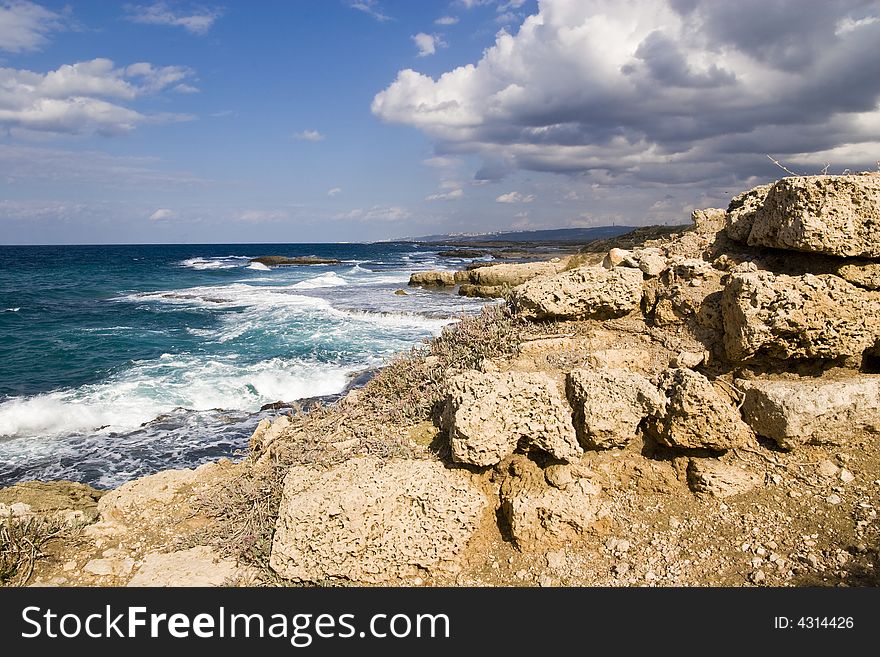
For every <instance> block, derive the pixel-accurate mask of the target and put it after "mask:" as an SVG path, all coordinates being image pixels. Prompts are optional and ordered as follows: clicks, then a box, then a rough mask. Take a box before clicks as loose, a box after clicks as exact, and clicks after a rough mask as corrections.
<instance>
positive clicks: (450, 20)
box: [434, 16, 458, 25]
mask: <svg viewBox="0 0 880 657" xmlns="http://www.w3.org/2000/svg"><path fill="white" fill-rule="evenodd" d="M456 23H458V16H441V17H440V18H438V19H437V20H435V21H434V24H435V25H455V24H456Z"/></svg>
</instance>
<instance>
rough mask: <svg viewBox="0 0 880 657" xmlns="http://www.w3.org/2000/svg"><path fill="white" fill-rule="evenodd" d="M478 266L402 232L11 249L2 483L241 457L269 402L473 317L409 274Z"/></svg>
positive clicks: (2, 284) (1, 290)
mask: <svg viewBox="0 0 880 657" xmlns="http://www.w3.org/2000/svg"><path fill="white" fill-rule="evenodd" d="M265 255H282V256H289V257H297V256H316V257H320V258H333V259H337V260H339V261H341V262H340V264H334V265H299V266H282V267H271V268H270V267H267V266H265V265H263V264H260V263H257V262H252V258H254V257H258V256H265ZM467 262H469V260H467V259H455V258H441V257H438V247H436V246H433V247H432V246H429V245H423V244H418V243H395V242H383V243H372V244H262V245H260V244H248V245H240V244H236V245H171V246H169V245H136V246H135V245H132V246H0V486H7V485H10V484H13V483H16V482H20V481H26V480H32V479H41V480H57V479H66V480H71V481H79V482H83V483H87V484H91V485H93V486H96V487H99V488H111V487H115V486H118V485H120V484H122V483H124V482H126V481H128V480H131V479H134V478H136V477H140V476H143V475H147V474H150V473H153V472H157V471H159V470H163V469H167V468H184V467H194V466H198V465H200V464H202V463H205V462H207V461H211V460H215V459H217V458H220V457H230V458H235V457H237V456H240V455H241V454H242V452H243V450H245V449H246V447H247V442H248V438H249V437H250V435H251V433H252V432H253V430H254V428H255V426H256V424H257V423H258V422H259V420H260V419H261V418H263V417H270V416H272V415H275V414H276V413H278V412H283V411H277V410H275V411H271V410H266V411H261V410H260V409H261V407H263V406H265V405H267V404H271V403H274V402H278V401H281V402H293V401H295V400H298V399H305V398H313V397H322V396H328V395H335V394H339V393H341V392H342V391H344V390H345V389H346V388H347V387H348V386H350V384H351V382H352V380H353V378H354V377H357V376H358V375H359V374H361V375H362V374H363V373H364V372H369V371H371V370H375V369H376V368H378V367H381V366H382V365H383V364H385V363H387V362H388V361H389V359H391V358H392V357H393V356H394V355H395V354H398V353H400V352H403V351H406V350H408V349H410V348H411V347H413V346H415V345H418V344H420V343H422V342H423V341H424V340H425V339H426V338H430V337H432V336H435V335H438V334H439V333H440V332H441V331H442V329H443V327H444V326H446V325H448V324H451V323H454V322H456V321H458V320H459V319H460V318H461V317H462V316H464V315H469V314H476V313H478V312H479V311H480V308H481V307H482V306H483V305H484V304H485V301H481V300H474V299H467V298H464V297H460V296H458V295H455V294H452V293H444V292H439V291H426V290H421V289H415V288H407V286H406V283H407V281H408V279H409V275H410V273H411V272H413V271H419V270H426V269H459V268H462V267H463V266H464V265H465V264H466V263H467ZM401 288H404V289H405V290H406V294H405V295H401V294H395V291H396V290H399V289H401ZM361 378H362V379H363V378H364V377H363V376H362V377H361Z"/></svg>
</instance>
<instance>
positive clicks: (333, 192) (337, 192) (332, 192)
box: [327, 187, 342, 196]
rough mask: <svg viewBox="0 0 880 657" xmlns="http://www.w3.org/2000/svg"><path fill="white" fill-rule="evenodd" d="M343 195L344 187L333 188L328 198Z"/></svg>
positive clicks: (329, 190) (329, 191)
mask: <svg viewBox="0 0 880 657" xmlns="http://www.w3.org/2000/svg"><path fill="white" fill-rule="evenodd" d="M341 193H342V187H331V188H330V189H328V190H327V196H336V195H338V194H341Z"/></svg>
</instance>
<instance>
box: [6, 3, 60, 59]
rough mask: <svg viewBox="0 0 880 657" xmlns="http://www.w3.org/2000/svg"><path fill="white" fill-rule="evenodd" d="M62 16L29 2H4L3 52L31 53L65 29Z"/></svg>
mask: <svg viewBox="0 0 880 657" xmlns="http://www.w3.org/2000/svg"><path fill="white" fill-rule="evenodd" d="M63 27H64V23H63V22H62V16H61V15H60V14H56V13H55V12H54V11H50V10H48V9H46V8H45V7H42V6H40V5H38V4H34V3H33V2H28V1H27V0H0V50H5V51H7V52H31V51H34V50H39V49H40V48H42V47H43V46H45V45H46V43H47V42H48V35H49V34H51V33H52V32H56V31H58V30H61V29H63Z"/></svg>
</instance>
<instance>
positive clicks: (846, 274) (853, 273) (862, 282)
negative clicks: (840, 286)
mask: <svg viewBox="0 0 880 657" xmlns="http://www.w3.org/2000/svg"><path fill="white" fill-rule="evenodd" d="M837 275H838V276H840V277H841V278H842V279H844V280H845V281H847V282H849V283H852V284H853V285H858V286H859V287H863V288H865V289H866V290H880V263H878V262H869V261H866V260H861V261H858V262H852V263H847V264H845V265H841V266H840V267H838V269H837Z"/></svg>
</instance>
